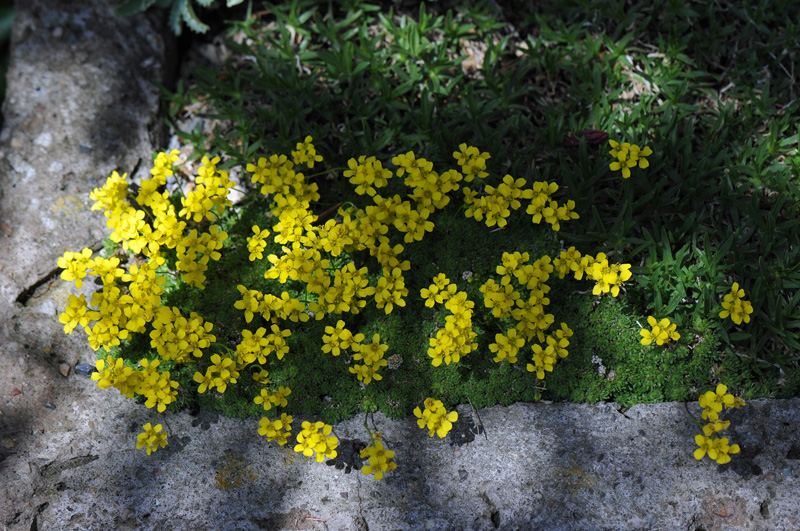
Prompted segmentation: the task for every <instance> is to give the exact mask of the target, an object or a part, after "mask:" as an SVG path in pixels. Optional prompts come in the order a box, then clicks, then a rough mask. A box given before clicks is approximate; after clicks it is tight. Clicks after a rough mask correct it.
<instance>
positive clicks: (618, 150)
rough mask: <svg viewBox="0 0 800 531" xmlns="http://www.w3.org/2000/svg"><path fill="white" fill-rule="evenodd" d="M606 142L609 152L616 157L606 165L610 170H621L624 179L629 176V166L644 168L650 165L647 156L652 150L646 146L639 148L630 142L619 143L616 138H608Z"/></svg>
mask: <svg viewBox="0 0 800 531" xmlns="http://www.w3.org/2000/svg"><path fill="white" fill-rule="evenodd" d="M608 143H609V144H610V145H611V151H609V154H610V155H611V156H612V157H614V158H615V159H616V160H615V161H614V162H612V163H611V164H609V166H608V167H609V168H611V171H621V172H622V177H623V178H624V179H627V178H629V177H630V176H631V168H635V167H636V166H639V167H640V168H642V169H645V168H647V167H648V166H650V162H649V161H648V160H647V157H649V156H650V155H652V154H653V150H652V149H650V148H649V147H648V146H645V147H644V148H640V147H639V146H637V145H636V144H630V143H628V142H623V143H622V144H620V143H619V142H617V141H616V140H611V139H609V140H608Z"/></svg>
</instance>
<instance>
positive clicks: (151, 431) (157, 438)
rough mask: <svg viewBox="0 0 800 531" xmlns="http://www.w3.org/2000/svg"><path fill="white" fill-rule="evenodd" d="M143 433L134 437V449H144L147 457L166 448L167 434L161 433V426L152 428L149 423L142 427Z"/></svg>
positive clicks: (157, 425)
mask: <svg viewBox="0 0 800 531" xmlns="http://www.w3.org/2000/svg"><path fill="white" fill-rule="evenodd" d="M142 427H143V428H144V431H143V432H142V433H140V434H139V435H138V436H137V437H136V449H137V450H139V449H141V448H144V449H145V451H147V455H150V454H151V453H153V452H155V451H156V450H158V449H159V447H160V448H165V447H166V446H167V432H166V431H163V427H162V426H161V424H156V425H155V427H153V426H152V425H151V424H150V423H149V422H148V423H147V424H145V425H144V426H142Z"/></svg>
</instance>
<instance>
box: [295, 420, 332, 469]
mask: <svg viewBox="0 0 800 531" xmlns="http://www.w3.org/2000/svg"><path fill="white" fill-rule="evenodd" d="M302 427H303V430H302V431H301V432H300V433H298V434H297V444H296V445H295V447H294V451H295V452H298V453H301V452H302V454H303V455H304V456H306V457H311V456H312V455H313V454H314V453H315V452H316V460H317V462H318V463H321V462H322V461H324V460H325V458H326V457H327V458H328V459H333V458H334V457H336V447H338V446H339V439H337V438H336V437H334V436H331V430H332V429H333V427H332V426H330V425H329V424H325V423H324V422H320V421H318V422H315V423H314V424H311V423H310V422H308V421H304V422H303V424H302Z"/></svg>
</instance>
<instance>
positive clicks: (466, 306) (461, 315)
mask: <svg viewBox="0 0 800 531" xmlns="http://www.w3.org/2000/svg"><path fill="white" fill-rule="evenodd" d="M444 307H445V309H446V310H448V311H449V312H450V315H448V316H447V317H445V323H444V327H443V328H440V329H439V330H438V331H437V332H436V337H432V338H430V339H429V340H428V342H429V345H430V346H429V347H428V356H430V357H431V364H432V365H433V366H434V367H438V366H440V365H441V364H442V362H444V364H445V365H450V363H458V362H459V361H461V358H462V357H463V356H466V355H467V354H469V353H470V352H472V351H473V350H475V349H477V348H478V343H477V342H476V341H475V338H476V337H477V335H478V334H476V333H475V332H474V331H473V329H472V312H473V309H474V307H475V303H474V302H472V301H470V300H467V294H466V292H464V291H456V292H455V293H453V295H452V296H451V297H449V298H448V299H447V300H446V301H445V303H444Z"/></svg>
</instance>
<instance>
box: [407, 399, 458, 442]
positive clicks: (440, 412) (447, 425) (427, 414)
mask: <svg viewBox="0 0 800 531" xmlns="http://www.w3.org/2000/svg"><path fill="white" fill-rule="evenodd" d="M414 416H415V417H417V418H418V419H419V420H417V425H418V426H419V427H420V428H422V429H425V428H427V429H428V436H429V437H433V434H434V433H435V434H436V435H438V436H439V438H441V439H444V438H445V437H446V436H447V433H448V432H449V431H450V430H451V429H452V428H453V422H455V421H457V420H458V412H457V411H450V412H449V413H448V412H447V410H446V409H445V407H444V404H443V403H442V401H441V400H436V399H435V398H430V397H428V398H426V399H425V409H424V410H421V409H420V408H419V407H417V408H415V409H414Z"/></svg>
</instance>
